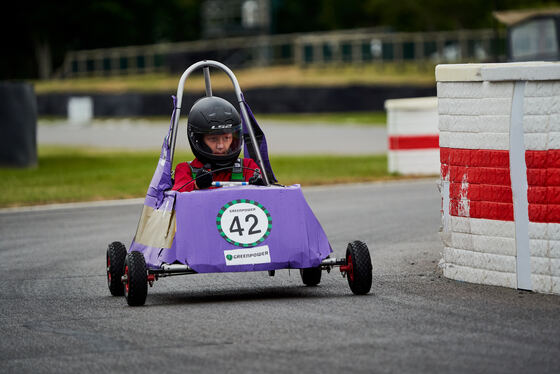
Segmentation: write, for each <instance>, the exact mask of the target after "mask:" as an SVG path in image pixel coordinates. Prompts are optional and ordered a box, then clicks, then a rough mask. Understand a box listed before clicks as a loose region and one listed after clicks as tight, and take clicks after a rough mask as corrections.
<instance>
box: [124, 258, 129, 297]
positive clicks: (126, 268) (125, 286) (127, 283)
mask: <svg viewBox="0 0 560 374" xmlns="http://www.w3.org/2000/svg"><path fill="white" fill-rule="evenodd" d="M124 276H125V277H126V278H125V279H126V283H125V284H124V292H125V293H126V294H127V295H128V287H129V285H130V279H128V265H125V267H124Z"/></svg>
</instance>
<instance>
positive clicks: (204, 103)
mask: <svg viewBox="0 0 560 374" xmlns="http://www.w3.org/2000/svg"><path fill="white" fill-rule="evenodd" d="M187 137H188V139H189V144H190V146H191V150H192V152H193V153H194V155H195V157H196V158H195V159H194V160H193V161H191V162H182V163H180V164H178V165H177V166H176V167H175V184H174V185H173V190H176V191H180V192H187V191H192V190H200V189H205V188H208V187H210V186H211V185H212V181H239V182H241V181H246V182H247V181H248V182H249V183H251V184H257V185H264V182H263V179H262V177H261V174H260V170H259V167H258V166H257V163H256V162H255V161H253V159H250V158H244V159H240V158H239V153H240V152H241V148H242V147H243V129H242V125H241V118H240V117H239V113H238V112H237V110H236V109H235V107H234V106H233V105H231V104H230V103H229V102H228V101H226V100H224V99H222V98H220V97H217V96H210V97H203V98H201V99H199V100H197V101H196V102H195V103H194V105H193V107H192V108H191V111H190V113H189V117H188V124H187ZM193 179H194V181H193Z"/></svg>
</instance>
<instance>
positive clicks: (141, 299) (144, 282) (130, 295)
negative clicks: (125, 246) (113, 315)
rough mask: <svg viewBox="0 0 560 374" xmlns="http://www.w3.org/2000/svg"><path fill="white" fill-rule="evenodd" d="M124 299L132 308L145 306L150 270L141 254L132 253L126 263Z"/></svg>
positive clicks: (127, 256)
mask: <svg viewBox="0 0 560 374" xmlns="http://www.w3.org/2000/svg"><path fill="white" fill-rule="evenodd" d="M124 275H125V276H126V282H125V284H124V297H126V302H127V303H128V305H130V306H139V305H144V303H145V302H146V296H147V295H148V269H147V268H146V260H144V255H143V254H142V253H140V252H136V251H134V252H130V253H129V254H128V255H126V259H125V261H124Z"/></svg>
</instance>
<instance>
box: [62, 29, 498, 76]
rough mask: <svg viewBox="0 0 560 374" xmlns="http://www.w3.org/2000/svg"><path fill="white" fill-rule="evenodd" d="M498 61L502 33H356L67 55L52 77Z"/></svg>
mask: <svg viewBox="0 0 560 374" xmlns="http://www.w3.org/2000/svg"><path fill="white" fill-rule="evenodd" d="M504 56H505V31H498V30H491V29H484V30H461V31H448V32H422V33H420V32H417V33H387V32H385V33H381V32H378V31H371V30H367V29H356V30H346V31H336V32H323V33H306V34H286V35H260V36H251V37H236V38H223V39H208V40H199V41H192V42H179V43H162V44H154V45H145V46H129V47H118V48H107V49H95V50H85V51H72V52H69V53H68V54H67V55H66V58H65V60H64V64H63V66H62V68H61V69H60V71H59V72H58V74H57V75H58V76H59V77H77V76H102V75H125V74H142V73H152V72H171V73H177V72H182V71H183V70H184V68H185V66H189V65H190V64H192V63H194V62H196V61H199V60H203V59H213V60H218V61H221V62H223V63H225V64H226V65H228V66H230V67H232V68H244V67H254V66H270V65H293V64H295V65H299V66H302V67H305V66H309V65H329V64H363V63H385V62H396V63H405V62H407V63H413V64H417V65H418V66H425V65H426V64H428V63H429V64H433V63H442V62H494V61H500V60H503V58H504Z"/></svg>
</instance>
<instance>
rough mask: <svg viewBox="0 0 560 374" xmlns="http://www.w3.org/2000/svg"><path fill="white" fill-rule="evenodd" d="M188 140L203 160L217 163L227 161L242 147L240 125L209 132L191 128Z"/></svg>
mask: <svg viewBox="0 0 560 374" xmlns="http://www.w3.org/2000/svg"><path fill="white" fill-rule="evenodd" d="M189 138H190V141H191V144H192V146H193V147H194V148H196V150H197V151H198V152H200V154H201V155H202V156H203V157H204V158H206V159H208V160H213V161H217V162H219V161H222V160H225V159H229V158H230V157H231V155H233V154H235V155H238V154H239V153H240V151H241V147H242V146H243V132H242V129H241V124H239V125H235V126H230V127H227V128H214V129H211V130H210V131H208V130H207V129H204V130H202V129H196V128H191V129H190V131H189ZM193 151H194V149H193ZM195 154H196V152H195ZM236 157H237V156H236Z"/></svg>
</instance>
